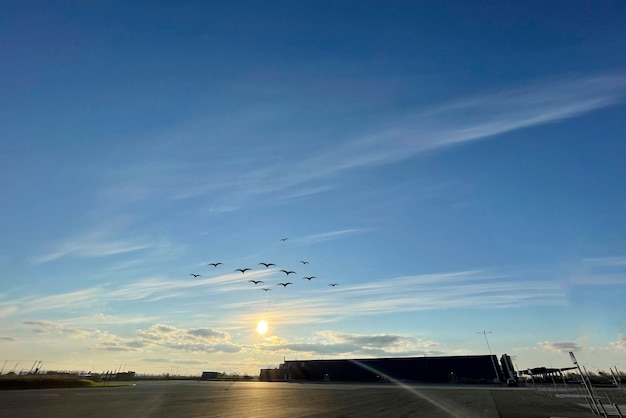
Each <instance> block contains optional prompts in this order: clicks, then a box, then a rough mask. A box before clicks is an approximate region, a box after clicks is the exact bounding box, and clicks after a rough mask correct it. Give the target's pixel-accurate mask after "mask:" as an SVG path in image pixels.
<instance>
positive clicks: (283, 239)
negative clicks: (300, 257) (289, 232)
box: [280, 238, 289, 242]
mask: <svg viewBox="0 0 626 418" xmlns="http://www.w3.org/2000/svg"><path fill="white" fill-rule="evenodd" d="M288 239H289V238H281V239H280V240H281V241H282V242H285V241H287V240H288Z"/></svg>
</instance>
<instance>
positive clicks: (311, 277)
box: [302, 276, 315, 281]
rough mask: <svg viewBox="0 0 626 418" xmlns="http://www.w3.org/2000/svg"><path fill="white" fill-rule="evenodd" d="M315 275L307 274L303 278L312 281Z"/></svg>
mask: <svg viewBox="0 0 626 418" xmlns="http://www.w3.org/2000/svg"><path fill="white" fill-rule="evenodd" d="M314 278H315V276H305V277H303V278H302V280H304V279H307V280H308V281H311V279H314Z"/></svg>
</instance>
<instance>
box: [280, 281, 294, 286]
mask: <svg viewBox="0 0 626 418" xmlns="http://www.w3.org/2000/svg"><path fill="white" fill-rule="evenodd" d="M290 284H293V283H291V282H287V283H278V284H277V285H276V286H282V287H287V286H289V285H290Z"/></svg>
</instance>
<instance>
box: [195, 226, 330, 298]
mask: <svg viewBox="0 0 626 418" xmlns="http://www.w3.org/2000/svg"><path fill="white" fill-rule="evenodd" d="M288 239H289V238H281V241H283V242H285V241H287V240H288ZM300 262H301V263H302V264H303V265H306V264H309V262H308V261H305V260H300ZM223 264H224V263H221V262H215V263H209V264H208V265H209V266H213V267H214V268H217V267H218V266H220V265H223ZM259 265H261V266H265V268H266V269H267V268H270V267H276V264H274V263H263V262H261V263H259ZM250 270H252V269H251V268H249V267H246V268H239V269H235V270H234V271H239V272H241V274H245V273H246V271H250ZM278 271H280V272H283V273H285V275H286V276H287V277H289V275H290V274H297V273H296V272H295V271H293V270H284V269H282V270H278ZM189 275H190V276H193V277H194V278H198V277H201V276H202V275H201V274H197V273H190V274H189ZM315 278H316V276H304V277H303V278H302V280H308V281H309V282H310V281H311V280H313V279H315ZM248 282H249V283H253V284H254V285H255V286H256V285H258V284H259V283H265V282H264V281H263V280H248ZM290 284H293V282H280V283H277V284H276V286H283V287H287V286H289V285H290ZM338 284H339V283H329V284H328V286H331V287H335V286H337V285H338ZM261 289H262V290H263V291H265V292H267V291H269V290H272V289H270V288H269V287H262V288H261Z"/></svg>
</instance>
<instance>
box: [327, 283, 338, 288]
mask: <svg viewBox="0 0 626 418" xmlns="http://www.w3.org/2000/svg"><path fill="white" fill-rule="evenodd" d="M338 284H339V283H331V284H329V286H332V287H335V286H337V285H338Z"/></svg>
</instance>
